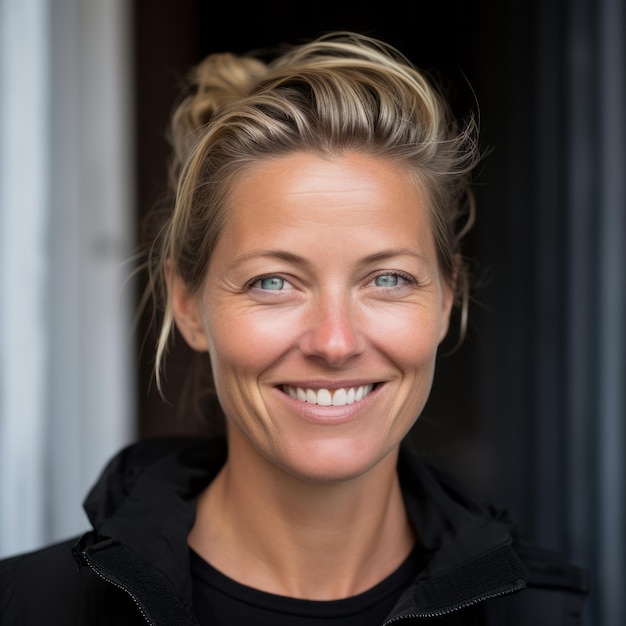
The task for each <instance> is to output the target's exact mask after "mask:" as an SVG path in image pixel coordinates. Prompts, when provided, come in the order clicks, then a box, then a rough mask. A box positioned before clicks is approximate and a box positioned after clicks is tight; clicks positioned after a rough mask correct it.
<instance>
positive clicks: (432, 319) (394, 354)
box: [367, 306, 442, 368]
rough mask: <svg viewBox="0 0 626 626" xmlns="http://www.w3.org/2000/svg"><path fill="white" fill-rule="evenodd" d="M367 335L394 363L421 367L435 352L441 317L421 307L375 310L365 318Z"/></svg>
mask: <svg viewBox="0 0 626 626" xmlns="http://www.w3.org/2000/svg"><path fill="white" fill-rule="evenodd" d="M367 323H368V325H369V327H370V337H371V338H372V342H373V343H375V344H376V345H377V346H378V347H379V348H380V349H381V350H382V351H384V352H385V353H386V354H387V355H388V356H389V357H390V358H391V359H392V360H393V361H395V362H396V363H402V364H404V365H405V366H406V367H408V368H410V367H412V366H414V367H422V366H423V365H425V364H427V363H429V362H431V361H433V360H434V359H435V357H436V354H437V348H438V345H439V337H440V334H441V330H442V319H441V318H440V317H439V316H434V315H432V313H430V314H428V311H426V310H423V309H421V308H420V307H414V306H411V307H407V308H406V309H405V308H402V307H401V308H400V309H396V310H390V311H387V312H382V311H378V312H377V314H376V315H375V316H372V318H371V319H370V320H368V322H367Z"/></svg>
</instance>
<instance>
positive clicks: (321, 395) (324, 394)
mask: <svg viewBox="0 0 626 626" xmlns="http://www.w3.org/2000/svg"><path fill="white" fill-rule="evenodd" d="M307 395H308V393H307ZM317 403H318V404H320V405H321V406H330V405H331V404H332V403H333V399H332V397H331V395H330V391H328V389H320V390H319V391H318V392H317Z"/></svg>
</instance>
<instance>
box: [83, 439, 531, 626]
mask: <svg viewBox="0 0 626 626" xmlns="http://www.w3.org/2000/svg"><path fill="white" fill-rule="evenodd" d="M225 459H226V446H225V443H224V442H223V441H214V440H209V439H197V438H194V439H189V438H174V439H159V440H153V441H146V442H141V443H139V444H135V445H133V446H131V447H129V448H127V449H126V450H124V451H122V453H120V454H119V455H118V456H117V457H116V458H115V459H113V461H112V462H111V463H110V464H109V465H108V466H107V468H106V469H105V471H104V473H103V475H102V477H101V478H100V480H99V481H98V483H97V484H96V485H95V487H94V488H93V489H92V491H91V492H90V493H89V495H88V497H87V499H86V501H85V510H86V512H87V515H88V517H89V519H90V521H91V523H92V525H93V527H94V531H93V532H92V533H89V534H87V535H85V536H84V537H83V538H82V539H81V541H80V542H79V544H78V545H77V548H76V550H75V555H76V556H77V559H78V560H79V561H82V562H83V563H84V562H87V563H88V564H89V565H90V566H91V567H92V568H93V569H94V570H95V571H96V572H97V573H98V574H99V575H100V576H101V577H103V578H105V579H108V580H110V581H111V582H113V583H114V584H116V585H118V586H120V587H122V588H124V589H125V590H126V591H127V592H128V593H129V594H130V595H131V596H132V597H133V598H134V599H135V602H136V603H137V604H138V605H139V607H140V610H142V612H144V613H145V614H146V616H147V617H148V620H149V621H153V622H154V623H161V621H162V620H164V619H167V620H169V621H166V622H165V623H172V624H174V623H181V624H183V623H187V624H189V623H190V622H192V621H193V620H194V619H195V618H193V610H192V606H191V597H192V590H191V577H190V575H189V570H190V568H189V550H188V547H187V536H188V534H189V531H190V530H191V527H192V525H193V521H194V517H195V498H196V497H197V495H198V494H199V493H200V491H201V490H202V489H203V488H204V487H205V486H206V485H207V484H209V482H210V481H211V480H212V479H213V478H214V477H215V475H216V474H217V472H218V471H219V469H220V468H221V466H222V465H223V463H224V461H225ZM398 472H399V476H400V481H401V484H402V489H403V493H404V497H405V502H406V506H407V510H408V514H409V516H410V518H411V520H412V522H413V524H414V527H415V529H416V532H417V536H418V540H419V541H420V543H421V544H422V545H423V547H424V549H425V550H426V552H427V553H428V555H429V556H428V562H427V565H426V567H425V568H424V570H423V571H422V572H421V573H420V575H419V576H418V578H417V579H416V581H415V584H414V585H413V586H411V587H410V588H409V589H407V591H406V592H405V593H404V594H403V596H402V598H401V599H400V600H399V602H398V604H397V606H396V608H395V610H394V612H393V614H392V617H393V618H395V617H407V616H411V615H415V616H417V615H419V616H426V615H441V614H444V613H448V612H451V611H453V610H455V609H458V608H461V607H463V606H469V605H471V604H475V603H477V602H479V601H481V600H483V599H486V598H488V597H493V596H496V595H501V594H503V593H507V592H510V591H514V590H516V589H520V588H522V587H524V585H525V579H526V578H527V576H528V574H527V572H526V569H525V567H524V566H523V564H522V563H521V561H520V559H519V558H518V556H517V555H516V553H515V551H514V550H513V548H512V547H511V543H512V539H511V533H512V531H513V528H512V525H511V522H510V520H508V519H507V517H506V516H505V515H503V514H502V513H501V512H499V511H496V510H494V509H493V508H491V507H489V506H487V505H485V504H483V503H481V502H480V501H478V500H475V499H473V498H471V497H469V496H467V495H466V494H465V493H464V491H463V490H462V489H460V488H458V487H457V486H456V485H454V484H453V481H451V480H449V479H447V478H446V477H444V476H442V475H439V474H438V473H437V472H436V471H433V470H432V469H431V468H428V467H427V466H426V465H424V464H423V463H422V462H420V461H419V460H418V459H417V458H416V457H415V456H414V455H413V454H412V453H411V452H410V451H409V450H408V449H407V448H406V447H405V446H403V447H402V449H401V454H400V460H399V464H398ZM173 615H179V616H180V620H181V621H180V622H177V621H176V620H175V619H174V618H173Z"/></svg>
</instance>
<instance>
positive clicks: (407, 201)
mask: <svg viewBox="0 0 626 626" xmlns="http://www.w3.org/2000/svg"><path fill="white" fill-rule="evenodd" d="M303 231H307V232H309V233H310V235H311V237H313V236H316V237H326V238H328V237H329V236H330V235H331V234H332V235H334V236H342V237H346V238H348V239H355V238H358V237H360V236H362V235H363V233H368V234H369V235H370V236H371V235H372V234H376V235H377V236H378V237H379V238H380V239H386V240H389V239H395V240H397V241H396V244H395V245H404V246H411V245H415V246H418V245H419V246H421V247H423V246H425V245H426V244H428V243H429V242H430V241H431V240H432V229H431V225H430V220H429V215H428V210H427V201H426V195H425V193H424V192H423V191H422V190H421V188H420V187H419V185H418V184H416V182H415V178H414V177H411V176H409V174H408V172H407V170H406V169H405V168H403V167H401V166H399V165H397V164H395V163H391V162H388V161H385V160H381V159H378V158H374V157H369V156H364V155H360V154H355V153H349V154H345V155H341V156H336V157H322V156H319V155H316V154H311V153H296V154H292V155H289V156H284V157H280V158H278V159H273V160H268V161H263V162H261V163H258V164H255V165H254V166H252V167H251V168H249V169H247V170H246V172H245V173H244V174H243V175H241V176H240V177H239V179H238V181H237V182H236V184H235V185H234V186H233V187H232V190H231V193H230V195H229V200H228V203H227V211H226V223H225V227H224V230H223V232H222V238H226V239H227V240H229V245H231V246H234V245H243V244H244V243H246V244H247V245H253V244H254V245H262V244H263V243H264V242H269V241H277V240H281V241H282V242H283V243H285V242H286V241H288V240H289V238H290V234H294V235H295V234H296V233H297V234H298V235H299V234H301V233H302V232H303Z"/></svg>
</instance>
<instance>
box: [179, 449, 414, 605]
mask: <svg viewBox="0 0 626 626" xmlns="http://www.w3.org/2000/svg"><path fill="white" fill-rule="evenodd" d="M396 460H397V451H395V452H394V453H392V454H390V455H388V456H387V457H386V458H385V459H383V460H382V461H381V462H380V463H379V464H378V465H377V466H376V467H374V468H372V469H370V470H369V471H368V472H367V473H366V474H364V475H362V476H359V477H357V478H354V479H351V480H348V481H342V482H336V483H316V482H312V481H303V480H301V479H299V478H297V477H294V476H292V475H290V474H288V473H285V472H283V471H282V470H280V469H279V468H276V467H275V466H274V465H272V464H271V463H269V462H268V461H267V460H265V459H264V458H263V457H260V458H255V457H254V456H251V455H231V456H230V458H229V460H228V462H227V463H226V465H225V466H224V468H223V470H222V472H221V473H220V474H219V475H218V477H217V478H216V479H215V481H214V482H213V483H211V485H210V486H209V487H208V488H207V489H206V491H205V492H204V493H203V494H202V495H201V496H200V498H199V499H198V511H197V516H196V522H195V524H194V527H193V529H192V531H191V533H190V535H189V544H190V546H191V547H192V548H193V549H194V550H195V551H196V552H198V553H199V554H200V555H201V556H202V557H203V558H205V559H206V560H207V561H208V562H210V563H211V564H212V565H213V566H214V567H216V568H217V569H218V570H220V571H221V572H222V573H223V574H225V575H227V576H229V577H230V578H233V579H234V580H236V581H238V582H240V583H242V584H245V585H248V586H250V587H254V588H256V589H260V590H262V591H267V592H269V593H275V594H279V595H285V596H291V597H296V598H305V599H311V600H332V599H339V598H345V597H349V596H351V595H356V594H358V593H362V592H363V591H366V590H367V589H369V588H371V587H372V586H374V585H376V584H377V583H378V582H380V581H381V580H383V579H384V578H386V577H387V576H388V575H389V574H391V573H392V572H393V571H394V570H395V569H396V568H397V567H398V566H399V565H400V564H401V563H402V562H403V561H404V559H405V558H406V557H407V556H408V554H409V552H410V551H411V549H412V547H413V544H414V541H415V537H414V533H413V530H412V528H411V525H410V523H409V521H408V518H407V516H406V512H405V509H404V503H403V500H402V494H401V492H400V486H399V482H398V478H397V474H396Z"/></svg>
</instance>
